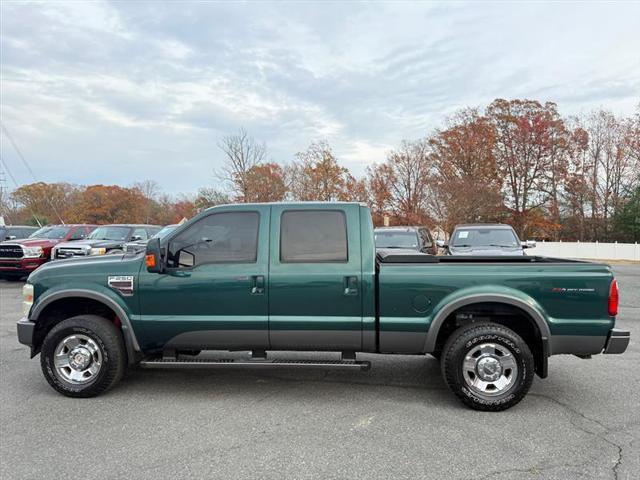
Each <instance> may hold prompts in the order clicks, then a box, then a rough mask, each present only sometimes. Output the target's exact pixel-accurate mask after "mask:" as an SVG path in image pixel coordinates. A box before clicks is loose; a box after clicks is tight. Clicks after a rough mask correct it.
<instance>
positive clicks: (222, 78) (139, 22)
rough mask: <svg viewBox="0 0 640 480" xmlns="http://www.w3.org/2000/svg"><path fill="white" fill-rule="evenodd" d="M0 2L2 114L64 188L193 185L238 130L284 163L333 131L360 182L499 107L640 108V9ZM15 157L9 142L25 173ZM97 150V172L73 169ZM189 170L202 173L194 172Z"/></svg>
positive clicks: (47, 175) (38, 164)
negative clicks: (476, 110)
mask: <svg viewBox="0 0 640 480" xmlns="http://www.w3.org/2000/svg"><path fill="white" fill-rule="evenodd" d="M0 9H1V12H0V13H1V14H2V15H0V17H1V19H0V27H1V28H0V31H1V32H2V33H1V35H0V42H1V47H2V65H1V67H2V85H1V87H2V121H3V122H4V123H5V124H6V125H7V126H8V128H10V129H11V131H12V133H13V134H14V137H15V138H16V139H17V140H18V141H19V142H20V145H21V146H22V147H23V150H24V151H25V153H26V154H28V158H29V160H30V161H31V163H32V164H33V166H34V167H35V168H36V169H37V170H38V171H39V172H41V174H42V179H44V180H50V181H54V180H70V181H76V182H80V183H90V182H101V183H109V182H116V183H122V184H130V183H131V182H132V181H133V180H140V179H143V178H145V176H155V177H154V179H155V180H158V181H159V182H160V183H162V184H164V186H165V188H166V189H168V190H170V191H174V192H177V191H179V190H191V191H194V190H196V189H197V187H199V186H201V185H202V184H204V183H208V182H209V181H210V178H211V177H210V175H209V174H210V172H211V170H212V169H213V167H214V166H215V164H216V162H220V161H221V158H222V157H221V154H220V152H219V150H218V149H217V146H216V144H217V141H218V139H219V138H220V137H221V136H222V135H224V134H226V133H229V132H231V131H234V130H236V129H237V128H238V127H240V126H245V127H246V128H247V129H248V130H249V131H250V132H251V133H252V134H253V135H254V136H256V137H257V138H258V139H259V140H263V141H265V142H266V143H267V145H268V148H269V153H270V157H272V158H273V159H274V160H276V161H280V162H283V163H287V162H289V161H291V159H292V158H293V155H294V154H295V152H296V151H299V150H303V149H304V148H306V146H307V145H308V144H309V143H310V142H311V141H313V140H319V139H326V140H328V141H329V142H330V143H331V145H332V146H333V148H334V151H335V153H336V154H337V156H338V157H339V159H340V160H341V161H343V162H344V163H345V164H346V165H347V166H348V167H349V168H351V169H352V170H353V171H354V173H356V174H362V173H363V172H364V170H365V168H366V166H367V165H368V164H370V163H372V162H379V161H382V160H383V159H384V158H385V156H386V153H387V152H388V151H389V150H390V149H392V148H393V147H394V146H396V145H398V144H399V142H400V141H401V140H402V139H403V138H410V139H411V138H417V137H420V136H423V135H425V134H426V133H427V131H428V130H429V129H431V128H433V127H436V126H440V125H442V124H443V122H444V117H445V116H446V115H449V114H451V113H453V112H454V111H455V110H456V109H458V108H460V107H464V106H478V105H479V106H483V105H486V104H487V103H488V102H490V101H491V100H493V99H494V98H496V97H504V98H514V97H527V98H537V99H539V100H542V101H547V100H551V101H556V102H558V103H559V106H560V109H561V110H562V111H563V112H564V113H567V114H572V113H578V112H581V111H588V110H589V109H591V108H597V107H600V106H604V107H608V108H612V109H615V111H616V112H617V113H622V114H629V113H631V112H632V111H633V110H634V109H635V108H636V105H637V104H638V102H639V100H640V98H639V95H638V92H640V56H638V54H637V52H638V51H640V38H639V37H638V35H637V20H636V19H637V18H638V17H640V4H631V3H629V4H617V5H615V6H611V5H606V4H585V5H582V6H581V7H580V8H579V9H576V8H575V5H571V4H542V3H528V4H519V5H515V6H514V5H511V4H508V3H487V4H483V5H481V6H478V5H476V4H474V3H459V2H456V3H449V2H448V3H428V4H424V3H401V4H398V3H374V4H353V3H344V4H339V3H334V4H331V5H330V6H328V5H327V4H325V3H315V4H314V3H302V4H297V3H286V4H282V3H273V4H268V3H265V2H261V3H246V4H239V3H200V2H193V3H180V4H176V3H161V4H153V3H147V2H120V3H109V2H102V1H96V2H40V3H31V4H23V3H10V2H2V3H1V4H0ZM594 32H597V34H594ZM4 146H5V143H4V139H3V147H4ZM12 155H13V154H12V153H11V151H10V150H9V149H7V148H3V158H5V160H6V161H7V162H8V163H10V164H15V165H18V164H17V163H14V161H15V160H16V159H15V158H13V156H12ZM87 158H90V160H91V164H92V165H93V167H92V168H91V169H87V170H84V169H83V170H78V169H77V168H74V167H75V166H77V165H78V164H82V163H83V162H86V161H87ZM176 161H178V162H180V165H181V166H182V167H183V168H186V167H187V166H188V168H189V169H190V170H189V172H188V174H187V175H181V176H180V178H179V179H176V176H175V175H174V173H173V166H174V162H176ZM103 164H104V165H103ZM65 166H66V167H68V169H67V168H65ZM69 172H73V173H69ZM20 175H21V174H20V173H16V176H18V177H20ZM66 175H68V176H69V178H66V177H65V176H66ZM21 179H22V180H23V181H29V180H30V179H29V178H27V177H26V176H23V177H22V178H21Z"/></svg>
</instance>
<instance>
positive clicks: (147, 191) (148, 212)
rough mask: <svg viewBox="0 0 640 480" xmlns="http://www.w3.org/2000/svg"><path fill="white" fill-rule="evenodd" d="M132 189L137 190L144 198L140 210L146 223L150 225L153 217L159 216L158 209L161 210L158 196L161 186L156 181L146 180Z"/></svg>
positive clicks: (137, 183) (134, 185) (135, 184)
mask: <svg viewBox="0 0 640 480" xmlns="http://www.w3.org/2000/svg"><path fill="white" fill-rule="evenodd" d="M132 188H133V189H135V190H137V191H138V192H139V193H140V195H141V196H142V197H143V198H144V202H143V203H142V204H141V205H140V209H141V210H142V212H143V217H144V220H143V221H144V223H150V222H151V221H152V219H153V217H155V216H157V214H158V208H160V206H159V205H158V202H157V199H158V195H159V194H160V185H158V182H156V181H154V180H144V181H142V182H136V183H134V184H133V186H132Z"/></svg>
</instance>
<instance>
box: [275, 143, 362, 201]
mask: <svg viewBox="0 0 640 480" xmlns="http://www.w3.org/2000/svg"><path fill="white" fill-rule="evenodd" d="M288 176H289V188H290V191H291V194H292V196H293V198H294V199H296V200H303V201H311V200H319V201H326V202H328V201H335V200H340V199H344V198H346V197H347V195H348V194H347V193H346V189H347V186H348V185H349V184H350V183H351V184H353V182H352V181H350V178H349V177H350V175H349V171H348V170H347V169H346V168H344V167H342V166H340V165H339V164H338V161H337V160H336V157H335V155H334V154H333V151H332V150H331V147H330V146H329V144H328V143H327V142H314V143H312V144H311V145H309V148H307V150H305V151H304V152H298V153H297V154H296V161H295V162H294V163H293V164H292V165H291V166H290V167H289V171H288Z"/></svg>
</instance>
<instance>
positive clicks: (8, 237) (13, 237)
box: [7, 235, 18, 240]
mask: <svg viewBox="0 0 640 480" xmlns="http://www.w3.org/2000/svg"><path fill="white" fill-rule="evenodd" d="M16 238H18V237H16V236H15V235H8V236H7V240H15V239H16Z"/></svg>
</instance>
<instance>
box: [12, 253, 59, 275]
mask: <svg viewBox="0 0 640 480" xmlns="http://www.w3.org/2000/svg"><path fill="white" fill-rule="evenodd" d="M48 260H49V259H48V258H45V257H39V258H21V259H18V260H11V259H6V258H3V259H0V274H2V273H4V274H22V275H27V274H29V273H31V272H33V271H34V270H35V269H36V268H38V267H39V266H40V265H42V264H44V263H47V261H48Z"/></svg>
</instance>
